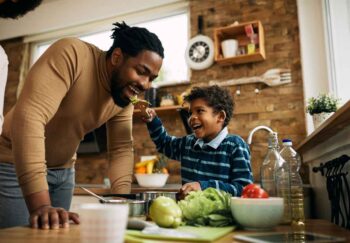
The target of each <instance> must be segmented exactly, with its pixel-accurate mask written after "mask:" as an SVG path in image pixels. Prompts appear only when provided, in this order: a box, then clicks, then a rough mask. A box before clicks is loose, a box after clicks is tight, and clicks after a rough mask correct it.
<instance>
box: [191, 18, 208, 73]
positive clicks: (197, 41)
mask: <svg viewBox="0 0 350 243" xmlns="http://www.w3.org/2000/svg"><path fill="white" fill-rule="evenodd" d="M202 29H203V16H201V15H199V16H198V32H199V34H198V35H197V36H195V37H193V38H192V39H191V40H190V41H189V43H188V45H187V48H186V52H185V57H186V63H187V65H188V66H189V67H190V68H192V69H194V70H202V69H206V68H208V67H210V66H211V65H212V64H213V63H214V43H213V41H212V40H211V39H210V38H209V37H208V36H205V35H203V34H202Z"/></svg>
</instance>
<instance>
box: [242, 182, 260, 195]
mask: <svg viewBox="0 0 350 243" xmlns="http://www.w3.org/2000/svg"><path fill="white" fill-rule="evenodd" d="M257 186H258V185H255V184H249V185H246V186H245V187H244V188H243V191H242V197H243V195H246V194H247V192H248V190H250V189H253V188H255V187H257Z"/></svg>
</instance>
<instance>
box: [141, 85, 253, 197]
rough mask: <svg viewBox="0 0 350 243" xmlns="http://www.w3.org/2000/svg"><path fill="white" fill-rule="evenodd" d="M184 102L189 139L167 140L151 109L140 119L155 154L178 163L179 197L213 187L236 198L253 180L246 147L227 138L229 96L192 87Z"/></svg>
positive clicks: (235, 138) (233, 137) (222, 91)
mask: <svg viewBox="0 0 350 243" xmlns="http://www.w3.org/2000/svg"><path fill="white" fill-rule="evenodd" d="M184 100H185V101H186V102H188V103H189V111H190V117H189V119H188V123H189V125H190V127H191V128H192V130H193V134H191V135H187V136H184V137H182V138H177V137H173V136H169V135H168V134H167V132H166V130H165V128H164V127H163V125H162V123H161V121H160V119H159V118H158V117H157V115H156V113H155V111H154V110H153V109H148V110H147V112H148V114H149V117H148V118H147V117H143V120H144V121H146V122H147V127H148V130H149V133H150V136H151V138H152V140H153V142H154V143H155V145H156V147H157V150H158V152H160V153H163V154H164V155H166V156H167V157H169V158H171V159H174V160H178V161H180V162H181V176H182V184H183V186H182V188H181V189H180V193H181V194H182V196H185V195H187V194H188V193H189V192H190V191H197V190H204V189H206V188H208V187H214V188H217V189H221V190H224V191H226V192H229V193H231V194H232V196H240V195H241V192H242V188H243V187H244V186H245V185H247V184H250V183H252V182H253V177H252V173H251V166H250V151H249V147H248V146H247V144H246V143H245V142H244V141H243V139H242V138H241V137H239V136H237V135H230V134H228V130H227V125H228V123H229V121H230V119H231V117H232V115H233V107H234V102H233V99H232V97H231V95H230V93H229V92H228V91H227V90H225V89H223V88H220V87H218V86H216V85H215V86H209V87H194V88H193V89H192V90H191V93H190V94H189V95H187V96H186V97H184Z"/></svg>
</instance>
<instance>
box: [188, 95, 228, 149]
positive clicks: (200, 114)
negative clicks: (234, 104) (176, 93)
mask: <svg viewBox="0 0 350 243" xmlns="http://www.w3.org/2000/svg"><path fill="white" fill-rule="evenodd" d="M225 117H226V115H225V112H224V111H219V112H216V111H215V110H214V109H213V108H212V107H210V106H208V104H207V102H206V101H205V100H204V99H202V98H198V99H195V100H193V101H192V102H191V104H190V117H189V119H188V123H189V125H190V127H191V128H192V130H193V132H194V134H195V136H196V137H197V138H201V139H203V140H204V141H205V142H210V141H211V140H213V139H214V138H215V137H216V136H217V135H218V133H219V132H220V131H221V130H222V128H223V123H224V120H225Z"/></svg>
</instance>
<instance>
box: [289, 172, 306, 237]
mask: <svg viewBox="0 0 350 243" xmlns="http://www.w3.org/2000/svg"><path fill="white" fill-rule="evenodd" d="M292 180H295V178H292ZM292 183H293V182H292ZM294 185H295V183H294ZM290 205H291V218H292V229H293V231H305V214H304V195H303V188H302V187H300V186H293V185H292V187H291V204H290Z"/></svg>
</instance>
